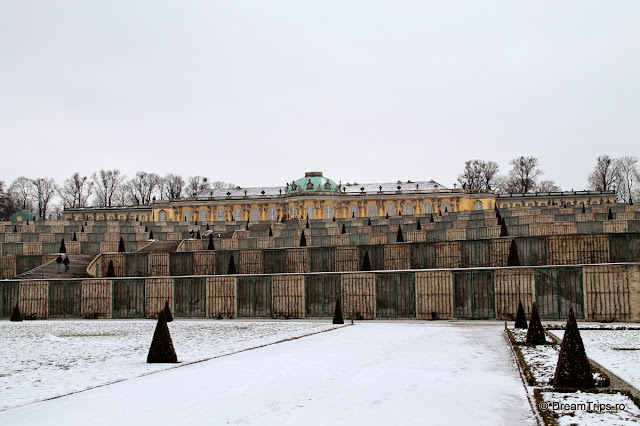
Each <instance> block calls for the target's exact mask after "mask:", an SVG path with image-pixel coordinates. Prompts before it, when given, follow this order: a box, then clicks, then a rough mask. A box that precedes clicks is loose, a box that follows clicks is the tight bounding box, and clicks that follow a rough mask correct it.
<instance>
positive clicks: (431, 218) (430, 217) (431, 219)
mask: <svg viewBox="0 0 640 426" xmlns="http://www.w3.org/2000/svg"><path fill="white" fill-rule="evenodd" d="M429 222H435V221H434V220H433V213H431V216H429Z"/></svg>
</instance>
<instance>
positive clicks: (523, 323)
mask: <svg viewBox="0 0 640 426" xmlns="http://www.w3.org/2000/svg"><path fill="white" fill-rule="evenodd" d="M514 327H515V328H522V329H526V328H527V316H526V315H525V314H524V307H523V306H522V301H520V302H518V312H517V313H516V324H515V325H514Z"/></svg>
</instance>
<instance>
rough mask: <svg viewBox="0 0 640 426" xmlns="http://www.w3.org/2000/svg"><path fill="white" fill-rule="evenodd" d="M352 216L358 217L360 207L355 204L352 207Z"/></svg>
mask: <svg viewBox="0 0 640 426" xmlns="http://www.w3.org/2000/svg"><path fill="white" fill-rule="evenodd" d="M351 216H353V217H358V206H356V205H355V204H352V205H351Z"/></svg>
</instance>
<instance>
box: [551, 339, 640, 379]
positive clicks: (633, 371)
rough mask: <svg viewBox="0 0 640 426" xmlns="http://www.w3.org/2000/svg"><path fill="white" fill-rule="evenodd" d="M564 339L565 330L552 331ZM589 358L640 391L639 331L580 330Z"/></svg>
mask: <svg viewBox="0 0 640 426" xmlns="http://www.w3.org/2000/svg"><path fill="white" fill-rule="evenodd" d="M551 333H553V334H554V335H556V336H558V337H559V338H561V339H562V337H563V336H564V330H553V331H551ZM580 336H582V341H583V343H584V348H585V351H586V352H587V356H588V357H589V358H591V359H592V360H594V361H595V362H597V363H599V364H601V365H602V366H603V367H604V368H607V369H609V370H611V372H613V373H614V374H616V375H618V376H620V377H621V378H622V379H624V380H626V381H627V382H629V384H631V385H632V386H633V387H635V388H636V389H640V367H639V365H640V331H639V330H615V329H606V330H604V329H603V330H584V329H581V330H580Z"/></svg>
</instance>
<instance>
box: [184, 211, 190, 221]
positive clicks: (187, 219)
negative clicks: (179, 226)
mask: <svg viewBox="0 0 640 426" xmlns="http://www.w3.org/2000/svg"><path fill="white" fill-rule="evenodd" d="M182 216H183V217H184V221H185V222H191V210H189V209H186V210H184V211H183V212H182Z"/></svg>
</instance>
